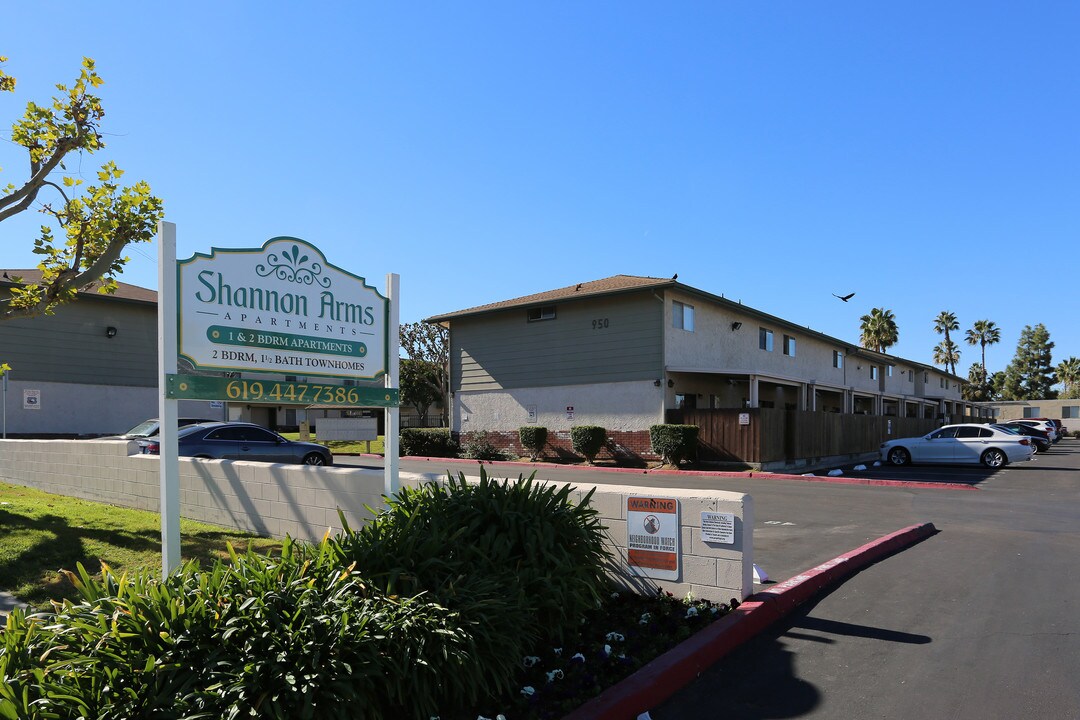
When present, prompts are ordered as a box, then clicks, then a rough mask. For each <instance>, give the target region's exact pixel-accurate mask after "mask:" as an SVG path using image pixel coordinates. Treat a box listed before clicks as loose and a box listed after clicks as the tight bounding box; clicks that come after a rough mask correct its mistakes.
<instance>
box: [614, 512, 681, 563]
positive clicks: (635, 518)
mask: <svg viewBox="0 0 1080 720" xmlns="http://www.w3.org/2000/svg"><path fill="white" fill-rule="evenodd" d="M679 536H680V529H679V501H678V500H676V499H674V498H658V497H639V496H635V497H628V498H627V499H626V540H627V552H626V556H627V562H628V564H629V565H630V569H631V570H633V571H634V572H636V573H638V574H639V575H644V576H645V577H652V578H657V579H660V580H678V579H679V557H680V553H679Z"/></svg>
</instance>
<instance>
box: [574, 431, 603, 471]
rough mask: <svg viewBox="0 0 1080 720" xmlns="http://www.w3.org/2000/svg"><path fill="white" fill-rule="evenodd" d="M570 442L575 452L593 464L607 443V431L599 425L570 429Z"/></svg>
mask: <svg viewBox="0 0 1080 720" xmlns="http://www.w3.org/2000/svg"><path fill="white" fill-rule="evenodd" d="M570 442H571V444H572V445H573V446H574V452H576V453H578V454H580V455H584V456H585V459H586V460H588V461H589V462H590V463H591V462H592V461H593V460H595V459H596V456H597V454H598V453H599V452H600V451H601V450H602V449H603V447H604V443H606V442H607V431H606V430H604V428H602V427H599V426H597V425H577V426H575V427H572V428H570Z"/></svg>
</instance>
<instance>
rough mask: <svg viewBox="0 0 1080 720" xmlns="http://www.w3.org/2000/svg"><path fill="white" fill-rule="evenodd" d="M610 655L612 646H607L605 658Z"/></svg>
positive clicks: (605, 647)
mask: <svg viewBox="0 0 1080 720" xmlns="http://www.w3.org/2000/svg"><path fill="white" fill-rule="evenodd" d="M610 654H611V646H610V645H605V646H604V657H607V656H608V655H610Z"/></svg>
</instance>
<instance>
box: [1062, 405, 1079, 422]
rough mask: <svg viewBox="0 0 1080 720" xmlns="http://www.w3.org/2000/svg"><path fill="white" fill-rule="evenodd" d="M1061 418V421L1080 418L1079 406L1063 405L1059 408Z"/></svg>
mask: <svg viewBox="0 0 1080 720" xmlns="http://www.w3.org/2000/svg"><path fill="white" fill-rule="evenodd" d="M1061 417H1062V419H1064V418H1078V417H1080V405H1063V406H1062V408H1061Z"/></svg>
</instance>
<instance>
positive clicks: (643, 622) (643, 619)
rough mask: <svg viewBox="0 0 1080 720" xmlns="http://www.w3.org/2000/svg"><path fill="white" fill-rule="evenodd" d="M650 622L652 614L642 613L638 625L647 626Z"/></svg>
mask: <svg viewBox="0 0 1080 720" xmlns="http://www.w3.org/2000/svg"><path fill="white" fill-rule="evenodd" d="M650 620H652V613H642V614H641V619H640V620H638V625H648V624H649V621H650Z"/></svg>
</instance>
